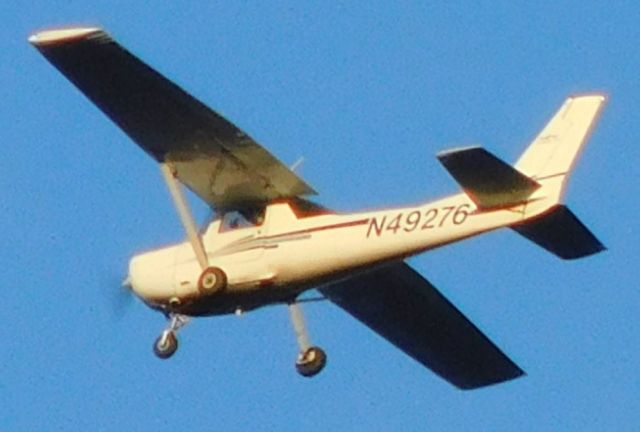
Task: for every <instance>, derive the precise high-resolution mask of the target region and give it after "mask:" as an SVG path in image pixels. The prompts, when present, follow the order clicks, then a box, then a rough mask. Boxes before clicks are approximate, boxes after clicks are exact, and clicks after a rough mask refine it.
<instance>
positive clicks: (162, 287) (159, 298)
mask: <svg viewBox="0 0 640 432" xmlns="http://www.w3.org/2000/svg"><path fill="white" fill-rule="evenodd" d="M173 256H174V251H172V250H171V249H165V250H160V251H154V252H149V253H145V254H141V255H137V256H135V257H133V258H132V259H131V261H130V262H129V276H128V278H127V280H126V282H127V283H128V286H129V287H130V288H131V290H132V291H133V292H134V293H135V294H136V295H137V296H138V297H140V298H141V299H143V300H145V301H148V302H151V303H165V302H167V301H169V300H170V299H171V298H172V297H175V295H176V290H175V285H174V283H173V280H174V274H173V273H174V267H173V265H172V264H173Z"/></svg>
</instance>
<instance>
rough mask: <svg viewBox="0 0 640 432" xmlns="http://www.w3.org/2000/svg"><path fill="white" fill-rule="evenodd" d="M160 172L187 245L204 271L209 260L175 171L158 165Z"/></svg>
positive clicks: (166, 166)
mask: <svg viewBox="0 0 640 432" xmlns="http://www.w3.org/2000/svg"><path fill="white" fill-rule="evenodd" d="M160 170H161V171H162V175H163V176H164V180H165V182H166V183H167V187H168V188H169V193H170V194H171V198H172V199H173V203H174V205H175V206H176V210H177V211H178V215H179V216H180V221H181V222H182V226H184V230H185V231H186V232H187V238H188V239H189V243H191V247H192V248H193V252H194V253H195V254H196V258H197V259H198V263H199V264H200V267H202V270H205V269H206V268H207V267H209V260H208V259H207V254H206V252H205V251H204V246H203V245H202V241H201V240H200V237H199V236H198V229H197V228H196V224H195V222H194V220H193V216H192V215H191V211H190V210H189V206H188V205H187V200H186V199H185V198H184V194H183V193H182V189H181V186H180V183H178V181H177V180H176V177H175V171H174V170H173V169H172V167H171V166H169V165H167V164H166V163H161V164H160Z"/></svg>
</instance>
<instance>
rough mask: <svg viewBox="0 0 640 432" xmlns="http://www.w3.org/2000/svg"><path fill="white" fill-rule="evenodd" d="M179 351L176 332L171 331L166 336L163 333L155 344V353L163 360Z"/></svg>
mask: <svg viewBox="0 0 640 432" xmlns="http://www.w3.org/2000/svg"><path fill="white" fill-rule="evenodd" d="M177 349H178V338H177V337H176V334H175V332H173V331H170V330H169V331H167V333H166V334H165V333H164V332H163V333H162V334H161V335H160V336H159V337H158V339H156V341H155V342H154V344H153V352H154V353H155V355H156V356H158V357H159V358H161V359H163V360H164V359H168V358H169V357H171V356H172V355H173V354H174V353H175V352H176V350H177Z"/></svg>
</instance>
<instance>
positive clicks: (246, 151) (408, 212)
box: [29, 28, 605, 389]
mask: <svg viewBox="0 0 640 432" xmlns="http://www.w3.org/2000/svg"><path fill="white" fill-rule="evenodd" d="M29 41H30V42H31V43H32V44H33V45H34V46H35V47H36V48H37V49H38V50H39V51H40V52H41V53H42V54H43V55H44V56H45V57H46V58H47V59H48V60H49V62H51V63H52V64H53V65H54V66H55V67H56V68H57V69H58V70H60V72H62V73H63V74H64V75H65V76H66V77H67V78H68V79H69V80H70V81H71V82H72V83H73V84H74V85H75V86H77V87H78V88H79V89H80V90H81V91H82V92H84V94H85V95H86V96H87V97H88V98H89V99H90V100H91V101H92V102H94V103H95V104H96V105H97V106H98V107H99V108H100V109H101V110H102V111H103V112H104V113H105V114H106V115H107V116H108V117H109V118H111V120H113V121H114V122H115V123H116V124H117V125H118V126H119V127H120V128H122V130H123V131H124V132H125V133H127V135H129V137H131V139H132V140H133V141H135V142H136V143H137V144H138V145H139V146H140V147H141V148H142V149H143V150H144V151H145V152H147V153H148V154H149V155H150V156H151V157H153V158H154V159H155V160H156V162H158V163H159V165H160V168H161V170H162V173H163V175H164V179H165V181H166V183H167V185H168V188H169V191H170V193H171V196H172V199H173V201H174V202H175V205H176V208H177V210H178V213H179V216H180V219H181V221H182V224H183V225H184V228H185V230H186V233H187V238H188V241H185V242H183V243H179V244H176V245H174V246H170V247H165V248H162V249H158V250H153V251H150V252H147V253H143V254H140V255H137V256H135V257H134V258H133V259H132V260H131V262H130V266H129V277H128V278H127V280H126V285H127V287H128V288H130V289H131V290H132V291H133V292H134V293H135V294H136V295H137V296H138V297H139V298H140V299H142V301H144V303H146V304H147V305H148V306H150V307H151V308H153V309H156V310H158V311H161V312H162V313H163V314H164V315H165V316H166V317H167V319H168V326H167V328H166V329H165V330H164V331H163V332H162V333H161V335H160V336H159V337H158V339H157V340H156V342H155V343H154V351H155V353H156V355H157V356H158V357H160V358H168V357H170V356H171V355H173V353H174V352H175V351H176V349H177V347H178V340H177V338H176V333H177V331H178V329H179V328H180V327H182V326H183V325H184V324H185V323H186V322H188V320H189V317H196V316H210V315H222V314H231V313H241V312H244V311H250V310H253V309H256V308H259V307H262V306H267V305H275V304H282V305H288V307H289V310H290V313H291V319H292V322H293V327H294V330H295V333H296V337H297V340H298V344H299V346H300V354H299V355H298V358H297V361H296V368H297V370H298V372H299V373H300V374H302V375H303V376H313V375H315V374H317V373H318V372H320V370H322V368H323V367H324V365H325V363H326V355H325V353H324V352H323V351H322V350H321V349H320V348H318V347H316V346H313V345H312V344H311V343H310V341H309V337H308V335H307V331H306V329H305V326H304V322H303V319H302V314H301V310H300V302H301V300H300V295H301V294H302V293H304V292H306V291H308V290H311V289H313V288H317V289H318V290H319V292H320V293H321V295H322V298H325V299H328V300H330V301H331V302H333V303H335V304H336V305H338V306H340V307H341V308H343V309H344V310H345V311H346V312H348V313H349V314H351V315H352V316H354V317H355V318H357V319H358V320H360V321H361V322H362V323H364V324H365V325H367V326H368V327H370V328H371V329H372V330H373V331H375V332H377V333H378V334H379V335H381V336H382V337H384V338H386V339H387V340H388V341H389V342H391V343H392V344H394V345H395V346H396V347H398V348H399V349H401V350H402V351H404V352H405V353H406V354H408V355H409V356H411V357H412V358H414V359H415V360H417V361H418V362H420V363H421V364H423V365H424V366H426V367H427V368H429V369H431V370H432V371H433V372H435V373H436V374H438V375H440V376H441V377H442V378H444V379H445V380H447V381H449V382H450V383H452V384H453V385H455V386H457V387H459V388H462V389H473V388H478V387H483V386H487V385H491V384H495V383H499V382H503V381H506V380H510V379H513V378H517V377H519V376H521V375H523V373H524V372H523V371H522V370H521V369H520V368H519V367H518V366H517V365H516V364H515V363H514V362H512V361H511V360H510V359H509V358H508V357H507V356H506V355H505V354H504V353H503V352H502V351H500V349H499V348H498V347H496V345H494V344H493V343H492V342H491V341H490V340H489V339H488V338H487V337H486V336H485V335H484V334H482V332H481V331H480V330H479V329H478V328H477V327H475V326H474V325H473V324H472V323H471V322H470V321H469V320H468V319H467V318H466V317H465V316H464V315H463V314H462V313H461V312H460V311H458V310H457V309H456V308H455V306H453V305H452V304H451V303H450V302H449V301H448V300H447V299H446V298H445V297H444V296H443V295H442V294H441V293H440V292H438V290H437V289H436V288H435V287H434V286H433V285H431V284H430V283H429V282H428V281H427V280H426V279H424V278H423V277H422V276H421V275H420V274H418V273H417V272H416V271H415V270H413V269H412V268H411V267H410V266H409V265H407V264H406V263H405V262H404V261H403V260H404V259H405V258H407V257H410V256H412V255H415V254H418V253H421V252H425V251H427V250H430V249H434V248H436V247H440V246H443V245H446V244H449V243H452V242H455V241H458V240H462V239H466V238H469V237H471V236H475V235H477V234H481V233H485V232H488V231H492V230H495V229H497V228H502V227H509V228H511V229H513V230H514V231H516V232H517V233H519V234H521V235H522V236H524V237H526V238H528V239H529V240H531V241H533V242H535V243H537V244H538V245H540V246H542V247H543V248H545V249H546V250H548V251H549V252H551V253H553V254H555V255H557V256H559V257H560V258H563V259H574V258H581V257H584V256H587V255H591V254H594V253H597V252H600V251H602V250H604V249H605V248H604V246H603V245H602V244H601V243H600V242H599V241H598V240H597V239H596V238H595V237H594V235H593V234H592V233H591V232H590V231H589V230H588V229H587V228H586V227H585V226H584V225H583V224H582V223H581V222H580V221H579V220H578V219H577V218H576V216H574V214H573V213H572V212H571V211H570V210H569V209H568V208H567V207H565V206H564V205H562V194H563V190H564V187H565V183H566V180H567V178H568V174H569V172H570V170H571V167H572V165H573V162H574V160H575V158H576V156H577V154H578V152H579V150H580V148H581V147H582V145H583V144H584V142H585V141H586V138H587V135H588V134H589V131H590V130H591V128H592V126H593V125H594V123H595V120H596V118H597V116H598V113H599V112H600V110H601V108H602V106H603V103H604V101H605V97H604V96H603V95H600V94H590V95H583V96H575V97H569V98H568V99H567V100H566V101H565V102H564V104H563V105H562V107H561V108H560V110H559V111H558V112H557V114H555V116H554V117H553V118H552V119H551V121H550V122H549V123H548V124H547V125H546V127H545V128H544V129H543V130H542V132H541V133H540V134H539V135H538V136H537V138H536V139H535V140H534V141H533V143H532V144H531V145H530V146H529V148H527V150H526V151H525V153H524V154H523V155H522V157H520V159H519V160H518V161H517V162H516V164H515V165H514V166H511V165H509V164H507V163H505V162H503V161H501V160H500V159H498V158H497V157H496V156H494V155H492V154H491V153H489V152H488V151H486V150H484V149H483V148H481V147H468V148H458V149H454V150H448V151H445V152H442V153H440V154H439V155H438V159H439V160H440V162H441V163H442V164H443V165H444V167H445V168H446V169H447V170H448V171H449V173H450V174H451V175H452V176H453V178H454V179H455V180H456V181H457V182H458V183H459V184H460V186H461V187H462V192H461V193H458V194H455V195H453V196H449V197H446V198H443V199H439V200H437V201H434V202H429V203H426V204H422V205H414V206H409V207H403V208H392V209H384V210H379V211H374V212H362V213H352V214H340V213H336V212H333V211H331V210H329V209H327V208H324V207H322V206H321V205H318V204H316V203H314V202H312V201H310V200H308V199H306V198H304V197H305V196H308V195H311V194H314V193H315V192H314V190H313V189H312V188H311V187H310V186H309V185H307V184H306V183H305V182H304V181H303V180H302V179H300V177H299V176H298V175H296V174H295V173H294V172H293V171H292V170H291V169H289V168H287V167H286V166H285V165H283V164H282V163H281V162H279V161H278V160H277V159H276V158H274V157H273V156H272V155H271V154H270V153H268V152H267V151H266V150H265V149H264V148H262V147H261V146H260V145H258V144H257V143H256V142H255V141H253V140H252V139H251V138H250V137H249V136H248V135H247V134H245V133H244V132H242V131H241V130H240V129H238V128H237V127H235V126H234V125H233V124H231V123H230V122H228V121H227V120H225V119H224V118H222V117H221V116H220V115H218V114H217V113H215V112H213V111H212V110H210V109H209V108H208V107H206V106H205V105H204V104H202V103H201V102H199V101H198V100H196V99H195V98H193V97H192V96H191V95H189V94H188V93H186V92H185V91H184V90H182V89H181V88H180V87H178V86H176V85H175V84H173V83H172V82H170V81H169V80H167V79H166V78H164V77H163V76H162V75H160V74H159V73H158V72H156V71H155V70H153V69H151V68H150V67H149V66H147V65H146V64H144V63H143V62H141V61H140V60H139V59H138V58H136V57H135V56H133V55H132V54H131V53H129V52H128V51H127V50H125V49H124V48H123V47H122V46H120V45H119V44H118V43H117V42H115V41H114V40H113V39H112V38H111V37H110V36H109V35H108V34H107V33H106V32H104V31H103V30H101V29H99V28H68V29H58V30H48V31H42V32H38V33H35V34H33V35H32V36H31V37H30V38H29ZM181 184H182V185H185V186H186V187H188V188H189V189H191V190H192V191H193V192H194V193H195V194H196V195H197V196H199V197H200V198H202V199H203V200H204V201H205V202H206V203H207V204H208V205H209V206H210V207H211V208H212V209H214V210H215V211H216V215H217V217H216V218H215V219H213V220H212V221H211V222H210V223H208V224H207V226H205V227H204V228H203V229H202V230H199V229H198V228H197V227H196V224H195V223H194V221H193V217H192V216H191V214H190V211H189V209H188V207H187V203H186V201H185V198H184V196H183V194H182V192H183V191H182V188H181Z"/></svg>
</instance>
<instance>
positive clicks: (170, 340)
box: [153, 313, 190, 359]
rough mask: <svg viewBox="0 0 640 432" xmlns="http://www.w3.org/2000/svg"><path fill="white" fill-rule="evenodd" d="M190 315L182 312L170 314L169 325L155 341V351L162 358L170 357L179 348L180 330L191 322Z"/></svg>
mask: <svg viewBox="0 0 640 432" xmlns="http://www.w3.org/2000/svg"><path fill="white" fill-rule="evenodd" d="M189 320H190V319H189V317H188V316H186V315H180V314H173V313H172V314H169V326H168V327H167V328H166V329H165V330H164V331H163V332H162V333H161V334H160V336H158V338H157V339H156V341H155V342H154V343H153V352H154V353H155V355H156V356H158V357H159V358H161V359H168V358H169V357H171V356H172V355H173V354H174V353H175V352H176V351H177V349H178V336H177V333H178V330H180V329H181V328H182V327H184V326H185V325H186V324H187V323H188V322H189Z"/></svg>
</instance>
